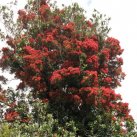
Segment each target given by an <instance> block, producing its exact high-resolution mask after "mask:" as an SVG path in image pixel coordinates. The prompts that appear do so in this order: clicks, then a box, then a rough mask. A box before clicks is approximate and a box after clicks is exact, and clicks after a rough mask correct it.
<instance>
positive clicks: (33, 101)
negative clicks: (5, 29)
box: [0, 0, 136, 137]
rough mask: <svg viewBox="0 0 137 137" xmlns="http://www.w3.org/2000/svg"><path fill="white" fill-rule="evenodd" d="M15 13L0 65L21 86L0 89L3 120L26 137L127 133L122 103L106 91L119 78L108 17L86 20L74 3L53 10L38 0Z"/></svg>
mask: <svg viewBox="0 0 137 137" xmlns="http://www.w3.org/2000/svg"><path fill="white" fill-rule="evenodd" d="M3 13H4V12H3ZM3 15H4V14H3ZM18 15H19V16H18V19H17V22H16V27H15V29H16V30H15V31H14V33H12V32H11V33H10V35H11V36H10V35H9V36H7V37H6V40H7V44H8V46H7V47H4V48H2V57H1V60H0V67H1V69H2V70H9V71H10V73H12V74H14V75H15V78H17V79H20V81H21V82H20V83H19V85H18V87H17V90H16V91H12V90H11V89H8V90H2V89H1V92H0V93H1V94H0V101H1V106H3V107H5V106H7V109H6V111H5V112H3V109H2V112H1V117H2V118H3V119H4V121H7V122H8V123H12V126H13V128H16V127H18V128H19V129H20V133H21V134H24V133H23V132H27V133H26V134H25V135H26V136H45V135H47V136H64V137H66V136H70V137H72V136H74V137H75V136H79V137H84V136H85V137H90V136H95V137H102V136H106V137H112V136H113V137H116V136H118V137H125V136H127V137H129V136H134V135H135V134H136V133H135V131H134V128H135V123H134V120H133V118H132V116H130V115H129V112H130V111H129V108H128V104H127V103H123V102H122V99H121V96H120V95H119V94H116V93H115V91H114V89H115V88H116V87H118V86H120V81H121V80H122V79H124V76H125V74H124V73H123V72H122V69H121V65H122V64H123V60H122V58H121V57H120V55H121V54H122V52H123V49H121V47H120V42H119V41H118V40H117V39H115V38H112V37H109V36H108V32H109V28H108V21H109V19H106V18H104V16H102V15H101V14H99V13H98V12H97V11H95V13H94V14H93V17H92V19H89V20H88V19H86V18H85V16H84V11H83V10H82V9H81V8H80V7H79V6H78V4H73V5H72V6H68V7H64V8H63V9H61V10H60V9H58V8H57V7H56V6H55V4H51V3H49V2H47V1H45V0H34V1H31V2H29V3H28V5H27V6H26V8H25V9H23V10H19V11H18ZM7 26H9V25H7ZM13 29H14V28H13ZM12 34H14V35H12ZM1 79H2V80H4V81H6V79H5V78H4V77H3V76H1ZM27 88H28V89H29V90H30V92H29V94H28V95H27V94H24V92H25V90H26V89H27ZM49 120H51V121H52V122H51V123H50V121H49ZM13 123H14V124H13ZM30 123H31V124H32V123H33V124H34V125H35V128H34V129H33V128H32V126H31V125H30V127H29V125H28V124H30ZM19 125H20V126H19ZM37 125H39V126H38V127H37ZM39 127H41V128H39ZM45 127H46V128H45ZM40 129H41V130H40Z"/></svg>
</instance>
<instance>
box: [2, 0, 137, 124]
mask: <svg viewBox="0 0 137 137" xmlns="http://www.w3.org/2000/svg"><path fill="white" fill-rule="evenodd" d="M10 1H12V0H1V3H3V4H4V3H7V2H10ZM26 1H27V0H18V2H19V8H23V5H24V3H25V2H26ZM52 1H53V0H52ZM73 2H78V3H79V5H80V6H81V7H83V8H84V9H85V10H86V11H87V16H88V17H90V15H91V14H92V11H93V9H97V10H98V11H99V12H100V13H103V14H106V15H107V16H108V17H111V21H110V27H111V28H112V30H111V32H110V34H109V35H110V36H112V37H115V38H117V39H118V40H119V41H120V42H121V46H122V48H124V53H123V55H122V57H123V59H124V65H123V70H124V71H125V73H126V74H127V76H126V78H125V80H124V81H123V82H122V87H120V88H118V89H117V92H119V93H121V94H122V97H123V99H124V101H126V102H128V103H129V105H130V108H131V114H132V115H133V117H134V119H135V120H136V121H137V80H136V78H137V4H136V2H137V1H136V0H68V1H67V0H57V3H58V5H59V6H61V4H65V5H69V4H71V3H73ZM12 85H13V84H12Z"/></svg>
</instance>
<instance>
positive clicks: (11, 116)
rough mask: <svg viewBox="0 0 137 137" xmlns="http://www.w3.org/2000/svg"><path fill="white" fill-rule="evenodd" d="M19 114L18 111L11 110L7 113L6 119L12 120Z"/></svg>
mask: <svg viewBox="0 0 137 137" xmlns="http://www.w3.org/2000/svg"><path fill="white" fill-rule="evenodd" d="M18 116H19V114H18V112H16V111H9V112H6V113H5V120H7V121H9V122H12V121H14V120H15V119H16V118H17V117H18Z"/></svg>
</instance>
